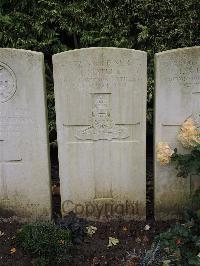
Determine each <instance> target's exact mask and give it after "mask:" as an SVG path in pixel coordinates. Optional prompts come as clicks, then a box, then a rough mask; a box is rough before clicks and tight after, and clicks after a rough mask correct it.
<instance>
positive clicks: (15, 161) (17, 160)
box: [0, 159, 22, 163]
mask: <svg viewBox="0 0 200 266" xmlns="http://www.w3.org/2000/svg"><path fill="white" fill-rule="evenodd" d="M19 162H22V159H16V160H3V161H0V163H19Z"/></svg>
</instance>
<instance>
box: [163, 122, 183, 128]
mask: <svg viewBox="0 0 200 266" xmlns="http://www.w3.org/2000/svg"><path fill="white" fill-rule="evenodd" d="M162 126H164V127H180V126H181V124H178V123H176V124H175V123H174V124H162Z"/></svg>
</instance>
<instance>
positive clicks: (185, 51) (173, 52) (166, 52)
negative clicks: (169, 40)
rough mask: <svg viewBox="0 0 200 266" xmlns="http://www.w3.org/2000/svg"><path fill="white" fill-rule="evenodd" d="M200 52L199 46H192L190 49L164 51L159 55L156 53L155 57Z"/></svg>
mask: <svg viewBox="0 0 200 266" xmlns="http://www.w3.org/2000/svg"><path fill="white" fill-rule="evenodd" d="M199 50H200V46H192V47H184V48H177V49H172V50H166V51H162V52H159V53H156V54H155V56H156V57H158V56H165V55H169V54H175V53H187V52H196V51H199Z"/></svg>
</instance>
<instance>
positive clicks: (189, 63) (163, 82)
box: [155, 47, 200, 219]
mask: <svg viewBox="0 0 200 266" xmlns="http://www.w3.org/2000/svg"><path fill="white" fill-rule="evenodd" d="M155 62H156V64H155V65H156V101H155V102H156V104H155V145H157V144H158V143H159V142H162V141H164V142H167V143H168V144H169V145H170V146H171V148H172V149H174V148H178V151H179V152H180V153H182V152H188V151H187V150H184V149H183V146H182V145H181V143H180V142H179V141H178V139H177V134H178V132H179V130H180V126H181V125H182V123H183V122H184V121H185V120H186V119H187V118H189V117H193V118H194V119H195V120H196V121H197V122H198V123H199V122H200V120H199V113H200V47H192V48H183V49H176V50H171V51H166V52H162V53H158V54H156V56H155ZM199 124H200V123H199ZM176 175H177V171H176V170H175V167H174V165H173V164H169V165H167V166H160V164H159V162H156V159H155V216H156V218H157V219H170V218H176V217H179V214H181V212H182V209H183V207H185V206H186V205H187V202H188V200H189V198H190V196H191V194H192V193H193V192H194V190H195V189H196V188H197V187H198V186H199V185H200V182H199V181H198V180H200V178H199V177H194V176H193V177H188V178H182V177H177V176H176Z"/></svg>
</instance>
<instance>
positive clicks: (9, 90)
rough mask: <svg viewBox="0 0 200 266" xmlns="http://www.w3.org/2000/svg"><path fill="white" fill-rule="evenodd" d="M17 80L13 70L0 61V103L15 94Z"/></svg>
mask: <svg viewBox="0 0 200 266" xmlns="http://www.w3.org/2000/svg"><path fill="white" fill-rule="evenodd" d="M16 89H17V81H16V77H15V74H14V72H13V70H12V69H11V68H10V67H9V66H8V65H6V64H4V63H3V62H0V103H4V102H7V101H8V100H10V99H11V98H12V97H13V95H14V94H15V92H16Z"/></svg>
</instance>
